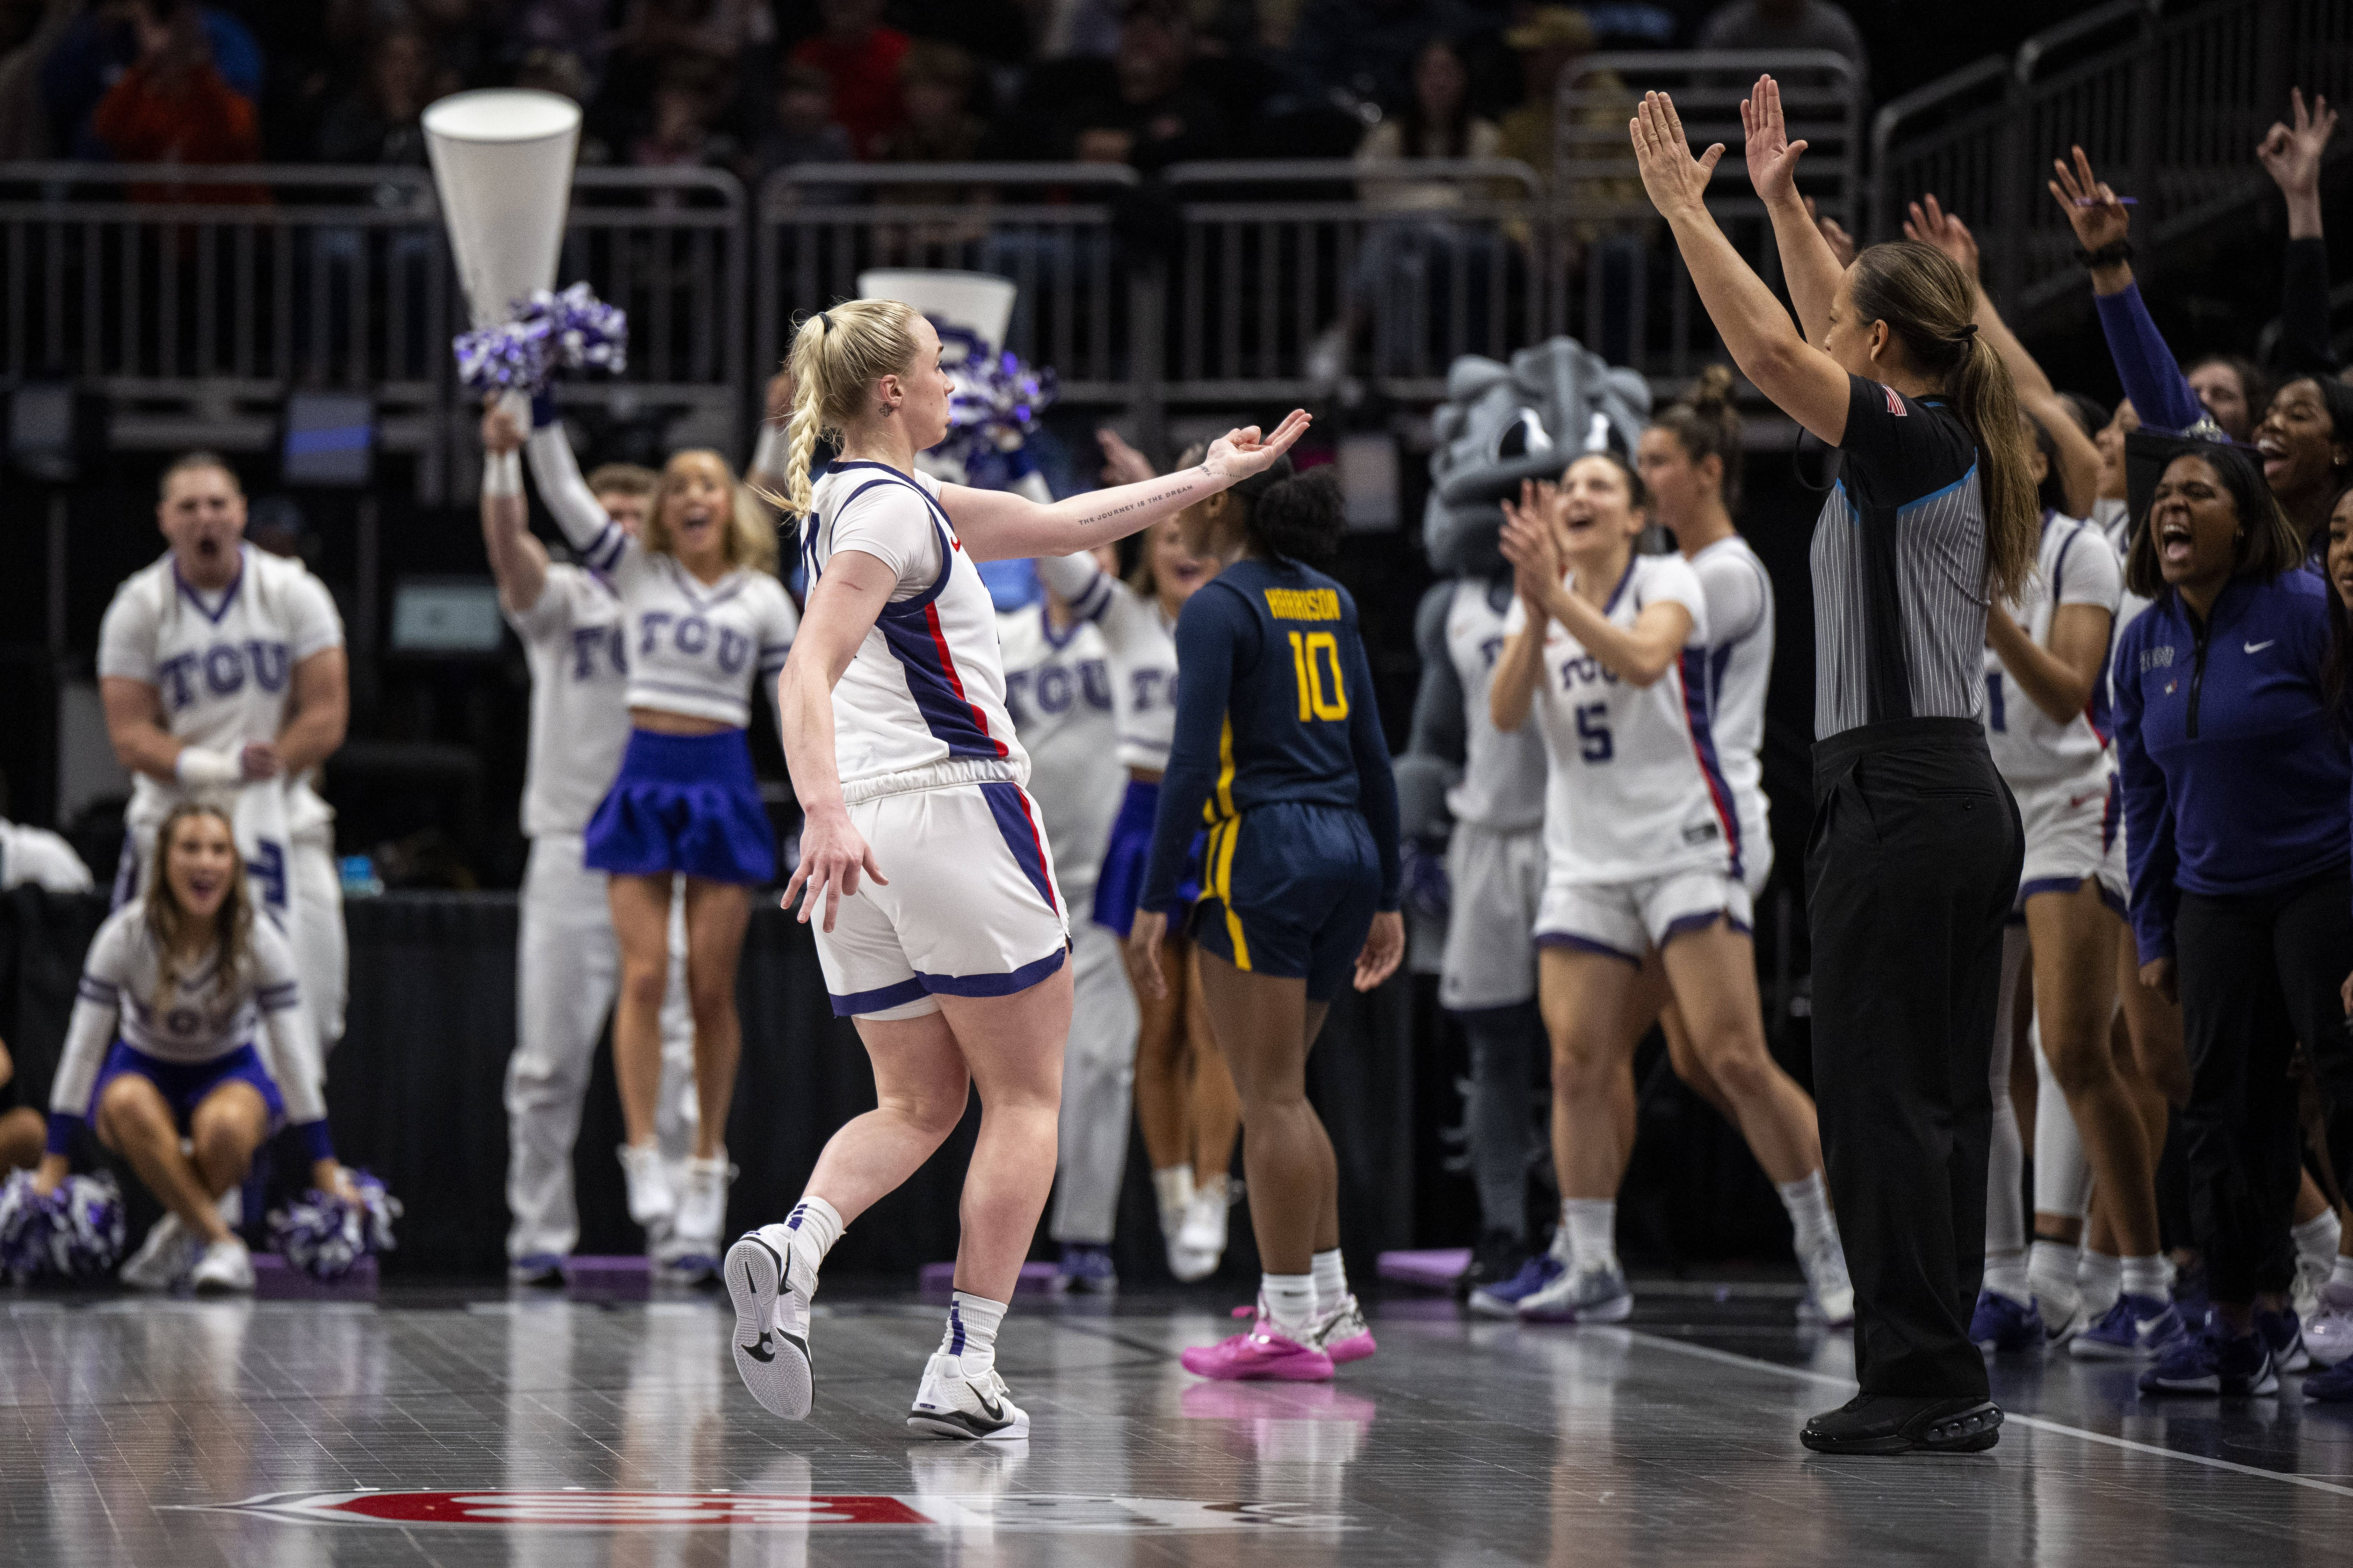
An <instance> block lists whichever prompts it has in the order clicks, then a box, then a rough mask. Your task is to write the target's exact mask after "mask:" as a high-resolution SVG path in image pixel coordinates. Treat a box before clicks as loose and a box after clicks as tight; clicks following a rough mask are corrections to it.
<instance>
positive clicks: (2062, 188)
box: [2050, 147, 2132, 250]
mask: <svg viewBox="0 0 2353 1568" xmlns="http://www.w3.org/2000/svg"><path fill="white" fill-rule="evenodd" d="M2071 151H2073V153H2074V155H2075V162H2074V166H2073V167H2072V168H2071V167H2069V166H2068V163H2067V160H2066V159H2064V158H2053V159H2052V161H2051V167H2052V169H2053V170H2055V171H2056V172H2057V174H2058V176H2059V177H2058V178H2057V179H2055V180H2052V182H2051V183H2050V185H2051V195H2052V199H2053V200H2055V201H2057V202H2058V204H2059V208H2060V210H2061V211H2062V212H2064V213H2065V214H2066V215H2067V222H2068V223H2069V224H2070V225H2071V226H2073V228H2074V230H2075V243H2076V244H2078V245H2080V246H2082V247H2084V249H2086V250H2104V249H2105V248H2106V247H2109V246H2111V245H2115V244H2116V243H2117V242H2118V241H2120V240H2122V239H2123V238H2124V237H2125V236H2126V235H2127V234H2129V233H2130V232H2131V231H2132V209H2131V208H2130V207H2128V206H2126V205H2124V203H2122V202H2120V201H2118V200H2117V199H2116V192H2114V191H2112V190H2110V189H2109V188H2108V187H2107V186H2106V185H2105V184H2102V183H2101V182H2100V180H2099V179H2098V178H2097V177H2096V176H2095V175H2094V174H2093V173H2092V160H2091V159H2089V158H2087V157H2085V156H2084V150H2083V149H2082V148H2081V147H2076V148H2073V149H2071Z"/></svg>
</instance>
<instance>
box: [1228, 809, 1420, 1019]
mask: <svg viewBox="0 0 2353 1568" xmlns="http://www.w3.org/2000/svg"><path fill="white" fill-rule="evenodd" d="M1380 900H1381V868H1380V859H1379V857H1378V856H1377V854H1376V853H1375V851H1374V849H1373V830H1372V829H1371V828H1370V827H1368V826H1366V823H1365V817H1364V814H1363V813H1362V812H1359V811H1355V810H1350V809H1347V808H1345V807H1340V806H1330V805H1288V804H1280V803H1279V804H1276V805H1261V806H1253V807H1251V808H1250V810H1248V811H1246V812H1244V813H1243V814H1242V815H1241V816H1239V817H1237V818H1235V819H1234V820H1232V821H1230V822H1221V823H1219V824H1218V825H1217V826H1214V827H1212V828H1210V829H1209V841H1208V846H1207V847H1206V848H1205V849H1204V851H1203V854H1202V860H1201V898H1200V901H1199V902H1198V903H1197V904H1195V905H1194V906H1193V922H1192V932H1193V940H1194V941H1195V942H1199V943H1200V944H1201V946H1202V948H1203V950H1204V951H1206V952H1214V953H1216V954H1217V955H1218V956H1219V958H1222V959H1225V960H1226V961H1227V962H1229V963H1231V964H1232V965H1233V966H1234V967H1235V968H1236V969H1244V970H1248V971H1250V973H1253V974H1272V975H1278V976H1281V977H1282V978H1284V979H1293V980H1300V979H1303V980H1305V981H1306V982H1307V996H1308V999H1309V1000H1310V1001H1313V1002H1328V1001H1330V1000H1331V999H1332V998H1333V997H1334V996H1335V995H1337V994H1339V992H1340V988H1341V987H1342V986H1343V985H1345V984H1347V981H1348V978H1349V976H1350V974H1351V973H1354V971H1355V968H1356V955H1357V954H1358V953H1360V952H1363V951H1364V948H1365V935H1366V932H1367V931H1371V930H1372V929H1373V915H1374V913H1375V912H1376V911H1377V910H1378V909H1379V907H1380Z"/></svg>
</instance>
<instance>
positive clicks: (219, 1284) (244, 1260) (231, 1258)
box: [189, 1236, 253, 1296]
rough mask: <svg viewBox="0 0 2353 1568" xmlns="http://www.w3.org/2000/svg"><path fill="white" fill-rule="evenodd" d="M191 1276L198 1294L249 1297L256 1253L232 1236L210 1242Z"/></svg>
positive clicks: (251, 1289) (251, 1292)
mask: <svg viewBox="0 0 2353 1568" xmlns="http://www.w3.org/2000/svg"><path fill="white" fill-rule="evenodd" d="M189 1279H190V1282H191V1283H193V1284H194V1285H195V1288H196V1294H197V1295H199V1296H250V1295H252V1294H253V1254H251V1253H250V1252H248V1251H247V1250H246V1249H245V1243H243V1242H241V1241H239V1240H238V1239H237V1237H233V1236H232V1237H229V1238H228V1239H227V1241H215V1242H208V1243H206V1246H205V1250H204V1255H203V1256H202V1257H200V1258H197V1259H196V1267H195V1272H194V1273H193V1274H191V1275H190V1276H189Z"/></svg>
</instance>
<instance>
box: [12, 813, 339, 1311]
mask: <svg viewBox="0 0 2353 1568" xmlns="http://www.w3.org/2000/svg"><path fill="white" fill-rule="evenodd" d="M155 838H156V845H157V847H156V848H155V858H156V860H157V861H159V862H160V865H159V867H158V869H157V870H156V872H155V875H154V877H153V879H151V881H150V882H149V884H148V887H147V889H146V890H145V891H144V892H143V893H142V894H141V895H140V896H139V897H138V898H137V899H135V900H132V901H131V902H129V903H126V904H124V905H123V906H122V907H121V909H119V910H115V911H114V913H113V914H112V915H111V916H109V917H108V918H107V921H106V923H105V924H103V925H101V926H100V927H99V929H98V935H97V936H96V937H95V938H93V939H92V940H91V942H90V952H89V955H88V956H87V957H85V958H84V959H83V960H82V975H81V982H80V984H79V988H78V989H77V992H76V994H75V999H74V1009H73V1016H72V1018H71V1019H70V1020H69V1022H68V1024H67V1026H66V1042H65V1049H64V1050H63V1052H62V1053H61V1054H60V1055H59V1058H58V1071H57V1078H56V1080H55V1082H54V1083H53V1084H52V1086H51V1089H50V1097H49V1129H48V1139H47V1151H46V1152H45V1153H44V1154H43V1155H42V1158H41V1163H40V1166H39V1168H38V1170H37V1172H36V1173H35V1175H34V1182H35V1184H36V1186H37V1187H38V1188H39V1189H40V1190H41V1191H42V1192H44V1193H47V1192H53V1191H55V1190H56V1187H57V1184H58V1183H59V1182H60V1181H62V1180H64V1178H65V1176H66V1173H67V1171H68V1169H69V1161H70V1158H71V1155H72V1152H73V1145H74V1142H75V1139H76V1136H77V1134H78V1133H79V1131H80V1130H81V1129H82V1128H83V1127H84V1126H85V1125H87V1126H89V1127H90V1128H91V1129H92V1130H94V1131H96V1132H97V1134H98V1136H99V1138H100V1141H101V1142H104V1143H105V1144H106V1146H107V1147H108V1148H110V1149H111V1150H113V1151H114V1152H117V1153H119V1154H121V1156H122V1157H123V1158H124V1159H125V1160H127V1161H129V1162H130V1164H131V1168H132V1170H133V1171H134V1172H136V1173H138V1175H139V1179H140V1180H141V1181H142V1182H143V1183H145V1184H146V1186H147V1189H148V1191H150V1192H152V1193H153V1194H155V1196H156V1197H157V1198H158V1199H160V1200H162V1202H163V1204H164V1208H165V1214H164V1218H163V1219H161V1220H159V1221H157V1222H156V1225H155V1226H154V1228H153V1230H151V1231H150V1232H149V1233H148V1237H147V1240H146V1242H145V1244H144V1245H142V1247H140V1249H139V1252H138V1253H137V1255H136V1256H134V1257H133V1258H132V1259H131V1261H130V1262H129V1263H127V1264H125V1265H124V1266H123V1269H122V1278H123V1279H124V1280H125V1281H126V1282H127V1283H130V1284H132V1285H136V1286H139V1287H141V1288H142V1289H165V1288H167V1287H169V1286H171V1285H173V1284H175V1283H177V1282H178V1281H179V1280H180V1279H183V1278H187V1279H191V1280H192V1282H193V1283H194V1285H195V1288H196V1289H197V1290H198V1291H199V1292H200V1293H208V1292H216V1291H217V1292H238V1291H248V1290H251V1289H253V1261H252V1259H251V1258H249V1257H248V1255H247V1253H246V1248H245V1243H243V1242H242V1241H240V1240H238V1239H237V1237H236V1236H235V1235H234V1234H232V1233H231V1231H230V1230H229V1227H228V1226H227V1223H226V1222H225V1221H224V1220H223V1219H222V1218H221V1216H220V1214H219V1212H218V1210H217V1209H216V1207H215V1205H216V1203H217V1202H218V1200H219V1199H220V1198H221V1197H222V1195H223V1194H227V1193H228V1192H229V1191H230V1190H232V1189H233V1188H235V1187H237V1185H238V1184H241V1183H243V1182H244V1180H245V1178H246V1173H247V1170H248V1167H249V1166H250V1164H251V1163H252V1160H253V1153H254V1151H255V1150H257V1149H259V1147H260V1146H261V1144H262V1142H263V1141H264V1140H265V1139H267V1138H268V1137H269V1135H270V1134H271V1133H273V1132H275V1131H277V1130H278V1129H279V1127H280V1126H281V1125H291V1126H292V1128H293V1129H294V1131H295V1132H296V1134H297V1136H298V1137H299V1138H300V1139H301V1142H302V1146H303V1150H304V1152H306V1153H307V1154H308V1155H309V1156H310V1159H311V1181H312V1184H314V1185H316V1186H317V1187H319V1188H320V1189H321V1190H322V1191H325V1192H332V1193H334V1194H337V1195H338V1196H340V1197H343V1198H345V1199H351V1198H354V1197H356V1195H357V1194H355V1192H354V1191H353V1187H352V1184H351V1183H350V1181H349V1179H348V1178H347V1177H346V1176H345V1175H344V1173H343V1167H342V1166H341V1165H340V1164H338V1163H336V1160H335V1151H334V1144H333V1142H332V1139H331V1138H330V1137H329V1135H328V1132H327V1105H326V1100H325V1098H324V1096H323V1094H322V1090H321V1085H320V1067H319V1047H318V1039H317V1037H316V1036H315V1035H313V1034H312V1033H311V1019H310V1015H309V1012H308V1011H307V1010H306V1009H305V1008H304V1007H303V1005H302V1003H301V984H300V982H299V981H298V979H297V978H296V966H295V960H294V954H293V952H292V950H291V948H290V946H289V945H288V943H287V942H286V939H285V938H284V937H282V936H280V934H279V931H278V928H277V927H276V926H275V925H273V924H272V923H271V922H270V921H269V920H268V919H266V918H262V917H260V916H258V915H257V914H256V913H255V911H254V910H253V906H252V902H251V897H252V889H251V885H250V884H249V883H248V881H247V879H245V878H244V877H243V876H242V875H240V872H241V871H242V869H243V868H242V866H241V864H240V862H239V858H238V856H237V843H236V839H235V837H234V836H233V834H232V831H231V828H230V826H229V819H228V816H227V813H226V812H225V811H224V810H223V809H222V808H221V807H220V806H218V805H213V804H209V803H206V802H193V803H184V804H182V805H177V806H174V807H173V808H172V810H171V811H170V812H168V813H166V814H165V816H164V821H163V822H162V823H161V824H160V825H159V826H157V828H156V830H155ZM257 1046H259V1047H260V1048H259V1049H258V1050H257V1049H256V1047H257ZM184 1139H185V1141H186V1142H185V1144H184V1143H183V1140H184Z"/></svg>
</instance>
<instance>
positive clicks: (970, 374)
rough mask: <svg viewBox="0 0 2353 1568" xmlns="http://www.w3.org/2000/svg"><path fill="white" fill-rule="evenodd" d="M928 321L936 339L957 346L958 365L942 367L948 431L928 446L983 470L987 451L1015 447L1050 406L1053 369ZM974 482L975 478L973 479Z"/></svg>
mask: <svg viewBox="0 0 2353 1568" xmlns="http://www.w3.org/2000/svg"><path fill="white" fill-rule="evenodd" d="M932 325H933V326H934V328H935V329H936V330H937V331H938V332H939V334H940V342H943V343H945V344H950V345H959V344H960V345H962V347H963V349H964V358H963V360H962V362H961V363H952V364H950V365H949V366H948V367H947V371H948V377H949V380H950V381H951V382H952V383H953V384H954V385H953V387H952V389H951V390H950V392H949V394H948V434H947V439H945V440H944V441H942V442H941V443H940V444H939V445H938V446H937V447H934V448H933V450H934V452H935V453H937V454H938V455H939V456H941V457H944V458H951V459H953V460H955V461H956V462H958V463H960V464H963V465H965V467H966V468H973V467H975V465H976V459H978V460H980V466H982V467H984V468H986V467H987V461H986V460H987V458H989V457H990V456H991V455H993V454H996V453H1003V452H1016V451H1018V450H1020V449H1021V447H1022V446H1023V444H1024V443H1025V442H1026V441H1027V439H1028V438H1029V434H1030V432H1032V431H1034V430H1036V429H1037V428H1038V416H1039V415H1040V414H1042V413H1043V412H1045V410H1046V409H1047V407H1048V406H1049V405H1051V404H1052V403H1053V401H1054V399H1055V396H1056V395H1057V389H1056V386H1055V384H1054V373H1053V372H1052V371H1050V370H1036V369H1032V368H1031V367H1030V366H1029V365H1026V364H1023V363H1021V361H1020V360H1019V359H1018V358H1017V357H1016V356H1015V355H1013V354H1012V353H1008V352H995V351H992V350H991V349H990V348H989V346H988V345H987V343H985V342H982V341H981V340H980V336H979V334H977V333H976V332H973V331H968V330H967V329H965V328H963V327H957V326H953V325H950V324H948V323H946V322H943V321H934V322H933V323H932ZM975 482H978V480H977V479H976V481H975Z"/></svg>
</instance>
